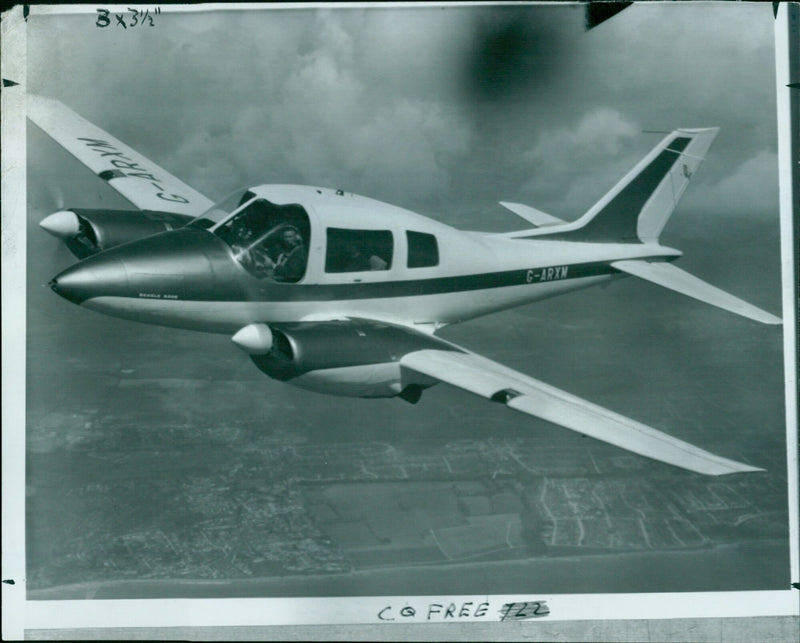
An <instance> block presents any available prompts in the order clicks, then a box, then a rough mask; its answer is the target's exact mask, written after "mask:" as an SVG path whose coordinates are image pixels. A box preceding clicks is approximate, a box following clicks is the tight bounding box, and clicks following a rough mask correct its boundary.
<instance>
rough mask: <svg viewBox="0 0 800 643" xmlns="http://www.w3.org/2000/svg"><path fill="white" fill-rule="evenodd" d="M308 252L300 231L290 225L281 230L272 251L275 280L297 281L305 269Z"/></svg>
mask: <svg viewBox="0 0 800 643" xmlns="http://www.w3.org/2000/svg"><path fill="white" fill-rule="evenodd" d="M307 261H308V252H307V250H306V245H305V243H304V241H303V237H302V235H301V234H300V231H299V230H298V229H297V228H295V227H294V226H292V225H288V226H284V227H283V229H282V230H281V238H280V241H279V242H278V243H277V244H276V246H275V248H274V250H273V253H272V262H273V275H274V278H275V279H276V280H277V281H298V280H299V279H300V278H301V277H302V276H303V274H304V273H305V270H306V262H307Z"/></svg>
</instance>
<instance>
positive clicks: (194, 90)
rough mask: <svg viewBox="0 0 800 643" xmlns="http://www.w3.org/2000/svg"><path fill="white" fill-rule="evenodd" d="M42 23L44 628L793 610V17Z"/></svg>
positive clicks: (37, 551)
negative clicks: (784, 44) (588, 609)
mask: <svg viewBox="0 0 800 643" xmlns="http://www.w3.org/2000/svg"><path fill="white" fill-rule="evenodd" d="M618 4H619V5H627V4H630V3H618ZM677 5H682V6H677ZM45 9H46V8H45V7H40V8H37V7H33V8H32V9H31V11H30V14H29V15H27V16H26V23H25V31H26V42H25V49H24V50H25V54H26V62H25V66H24V70H25V74H24V78H17V79H14V78H12V79H10V80H12V81H14V82H13V83H6V72H5V71H4V72H3V76H4V89H3V92H4V94H7V95H10V93H11V92H18V94H19V95H20V96H24V98H23V99H21V100H23V102H24V106H25V114H26V121H25V123H26V125H25V128H26V129H25V133H24V150H23V152H24V156H22V158H23V159H25V160H24V168H25V172H26V174H27V178H26V184H25V189H24V191H23V193H22V194H21V195H19V198H20V199H21V202H24V203H25V215H24V231H23V232H24V234H23V235H22V236H21V237H18V238H19V239H22V241H21V242H20V243H21V245H22V247H21V248H20V250H24V255H23V256H24V257H25V260H24V264H23V265H24V268H25V272H24V274H25V282H24V289H25V295H24V298H25V299H24V311H23V312H24V315H23V314H22V313H20V319H21V320H24V336H25V340H24V349H22V348H19V350H20V352H19V363H17V364H15V365H14V366H15V367H16V368H19V369H21V370H20V371H19V373H20V376H19V377H20V380H21V381H20V382H19V383H18V388H19V390H20V391H24V407H22V411H21V412H22V414H23V415H22V417H24V426H18V427H17V428H16V429H15V430H18V431H19V433H18V434H17V435H19V436H23V437H20V440H24V486H23V487H20V488H21V489H24V530H25V531H24V569H25V581H24V588H21V591H24V594H25V600H26V601H27V604H29V605H30V604H33V605H39V604H40V605H44V604H45V603H47V604H52V605H57V604H58V602H59V601H62V602H64V601H70V602H75V601H81V602H85V604H91V605H96V604H100V605H101V604H102V602H103V601H115V600H128V599H136V600H147V601H151V602H153V603H156V602H158V599H198V600H200V599H255V598H258V599H298V600H300V599H313V598H319V599H326V600H327V599H340V600H341V601H342V604H348V605H351V606H352V609H353V610H356V611H357V606H358V605H359V604H360V603H359V601H362V600H366V599H367V598H368V597H371V598H370V601H371V602H369V603H361V604H362V605H370V606H371V605H373V604H374V605H375V606H376V607H377V608H378V609H373V608H372V607H369V608H365V610H366V611H365V612H364V613H361V614H360V615H359V616H358V617H357V618H356V620H355V621H354V622H370V623H381V622H386V623H387V625H386V627H390V625H389V623H393V624H397V623H401V622H402V623H411V622H428V623H430V622H437V623H441V622H454V623H455V622H459V621H461V622H467V621H476V620H481V619H482V618H486V619H489V620H507V619H511V620H513V619H514V618H516V619H517V620H519V619H527V620H532V621H535V620H537V619H547V618H551V617H556V618H561V619H564V618H581V614H580V612H576V613H572V614H565V613H564V612H563V609H562V610H561V613H558V614H557V613H556V612H558V603H557V601H554V600H553V599H552V598H551V597H554V596H556V597H557V596H562V595H563V596H569V595H597V596H600V595H620V594H625V595H652V594H660V593H669V594H681V593H684V594H687V595H688V594H689V593H697V594H698V595H699V596H702V595H703V594H705V593H714V594H715V595H716V596H720V593H730V595H731V596H736V595H739V593H751V592H774V593H776V594H775V595H776V596H777V595H778V593H780V596H782V597H784V598H782V599H781V600H780V601H778V603H775V604H776V605H777V604H781V605H783V604H785V600H784V599H785V594H786V593H787V592H788V591H789V590H791V583H792V581H797V580H798V579H797V578H793V566H794V567H796V565H797V559H796V553H792V551H791V543H792V542H793V539H796V538H797V533H796V531H795V532H794V534H793V536H792V535H791V532H792V531H793V530H795V529H796V524H795V523H792V524H793V525H794V526H791V525H790V523H791V521H796V515H792V514H793V513H794V512H793V511H790V506H791V504H790V503H791V502H794V503H795V504H796V502H797V496H796V493H797V491H796V490H797V479H796V476H797V470H796V457H797V456H796V453H794V454H792V453H791V448H790V449H789V451H788V452H787V444H788V445H791V444H794V445H795V448H796V441H795V442H792V440H796V410H793V409H791V406H792V405H794V404H796V399H795V398H794V397H791V395H794V394H795V393H796V390H795V391H794V392H792V390H791V387H787V386H786V382H787V381H794V379H793V378H795V374H794V373H791V372H790V371H791V369H792V368H793V364H794V362H793V361H791V360H789V361H786V360H785V347H786V346H787V343H786V342H787V337H785V333H786V332H787V315H791V316H792V324H794V319H793V315H794V312H793V311H790V310H786V302H790V301H793V298H792V297H793V296H792V295H789V297H788V298H787V296H786V293H785V291H786V289H787V288H789V289H791V288H792V287H793V286H792V282H791V276H789V277H788V281H787V276H786V275H785V274H782V266H783V267H784V269H786V266H785V264H786V261H785V257H786V255H785V254H784V255H782V241H781V234H782V232H781V225H782V223H781V207H780V194H781V192H780V190H779V132H778V118H777V116H776V114H777V112H778V106H777V102H778V100H777V95H778V94H777V93H776V39H775V21H776V17H775V13H774V10H773V7H772V6H771V3H753V4H748V3H724V2H721V3H699V4H695V3H663V4H662V3H635V4H632V5H631V6H624V8H623V7H620V6H618V7H616V9H615V10H613V11H606V13H605V14H603V15H601V13H600V12H599V11H597V10H591V11H590V9H589V8H588V6H587V5H583V4H563V3H558V4H532V5H524V4H523V5H519V4H514V5H502V4H496V5H477V4H438V5H436V4H434V5H431V6H420V5H415V4H408V5H387V6H376V5H352V6H346V5H319V6H302V7H301V6H291V5H287V6H260V7H249V8H242V7H239V8H236V9H225V10H222V9H219V8H216V9H213V10H212V9H211V8H207V9H203V7H202V6H193V7H183V8H181V7H176V6H169V5H165V6H162V7H159V6H158V5H152V6H150V5H148V6H144V5H134V6H133V7H132V8H128V7H124V8H123V7H121V6H116V5H115V6H107V7H104V6H102V5H97V6H96V7H95V6H93V5H92V6H88V5H86V6H83V7H81V8H80V9H79V10H78V9H72V10H71V9H70V8H69V7H68V6H62V7H59V8H51V9H52V10H50V11H47V10H45ZM4 152H5V150H4ZM5 189H6V187H5V185H4V198H3V202H4V203H6V202H7V199H6V194H5ZM4 209H5V208H4ZM783 216H784V219H786V217H788V216H790V215H789V214H788V213H787V214H784V215H783ZM783 225H784V226H788V228H789V229H791V223H790V221H789V222H787V220H784V222H783ZM3 227H4V235H5V234H6V227H7V226H6V217H5V214H4V222H3ZM784 234H786V231H785V230H784ZM3 247H4V257H3V261H4V271H5V269H6V264H7V262H8V261H9V259H8V257H9V255H8V254H7V252H8V251H7V243H6V241H5V240H4V244H3ZM788 247H790V246H787V244H786V243H784V244H783V252H784V253H785V252H786V250H787V248H788ZM782 257H783V259H782ZM4 308H6V305H5V301H4ZM4 320H5V317H4ZM792 328H793V326H792ZM5 343H6V325H5V321H4V353H5V352H6V351H5ZM4 371H5V364H4ZM4 374H5V372H4ZM4 379H7V378H4ZM787 388H788V389H789V394H790V397H789V398H788V399H787V397H786V395H787ZM5 407H6V401H5V392H4V413H5ZM4 423H5V422H4ZM4 433H5V431H4ZM20 466H21V465H20ZM792 499H793V500H792ZM795 510H796V506H795ZM4 512H5V510H4ZM20 515H22V514H20ZM790 526H791V529H790ZM4 549H6V548H5V547H4ZM4 555H5V552H4ZM4 574H5V572H4ZM794 574H795V576H796V569H795V572H794ZM4 578H5V576H4ZM795 594H796V592H795ZM492 596H516V597H527V598H519V599H514V600H515V601H517V600H519V601H521V602H514V601H512V602H511V603H509V601H507V600H501V601H499V602H493V601H492V600H491V598H490V597H492ZM377 597H394V598H393V599H392V600H389V599H386V600H383V601H382V600H378V598H377ZM397 597H402V598H397ZM415 597H445V598H444V599H441V600H439V599H437V600H428V599H425V600H423V599H422V598H415ZM447 597H452V600H451V599H450V598H447ZM462 597H478V598H477V599H476V598H462ZM480 597H485V600H484V599H481V598H480ZM781 601H783V602H781ZM234 602H235V601H234ZM794 603H795V606H794V610H795V612H796V609H797V606H796V603H797V599H796V596H795V597H794ZM198 604H200V603H198ZM752 604H753V605H755V604H758V603H757V602H756V603H752ZM789 604H791V600H789ZM510 605H513V606H514V607H509V606H510ZM34 609H35V608H34ZM776 609H777V610H780V609H783V608H776ZM514 610H517V612H518V614H517V615H516V617H515V615H514V614H513V613H512V612H513V611H514ZM354 613H356V612H354ZM787 613H788V612H787ZM742 615H745V616H746V615H750V614H747V613H743V614H742ZM635 617H636V616H635V615H634V614H630V615H629V616H628V618H635ZM287 618H289V617H287ZM309 619H310V620H309ZM319 619H320V620H319V621H315V620H314V617H305V616H302V617H300V616H299V617H298V620H299V621H300V622H320V623H324V622H328V621H326V620H325V617H319ZM290 620H291V619H290ZM281 622H285V621H281Z"/></svg>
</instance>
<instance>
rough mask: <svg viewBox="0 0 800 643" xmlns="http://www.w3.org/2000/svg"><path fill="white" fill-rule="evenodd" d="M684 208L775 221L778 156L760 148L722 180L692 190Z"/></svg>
mask: <svg viewBox="0 0 800 643" xmlns="http://www.w3.org/2000/svg"><path fill="white" fill-rule="evenodd" d="M712 149H713V148H712ZM701 171H702V169H701ZM686 207H687V208H689V207H691V208H694V209H697V210H702V211H710V212H719V213H722V214H730V215H739V214H741V215H746V216H758V217H761V216H763V217H774V218H775V219H776V220H777V214H778V155H777V154H776V153H774V152H771V151H768V150H761V151H760V152H758V153H757V154H756V155H755V156H752V157H750V158H748V159H747V160H746V161H744V162H743V163H741V164H740V165H739V166H738V167H737V168H736V169H735V170H734V172H732V173H731V174H729V175H728V176H726V177H724V178H723V179H721V180H719V181H717V182H716V183H713V184H711V185H708V186H704V189H703V190H698V191H695V192H692V194H691V196H690V194H688V193H687V195H686Z"/></svg>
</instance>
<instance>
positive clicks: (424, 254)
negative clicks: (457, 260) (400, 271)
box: [406, 230, 439, 268]
mask: <svg viewBox="0 0 800 643" xmlns="http://www.w3.org/2000/svg"><path fill="white" fill-rule="evenodd" d="M406 238H407V239H408V267H409V268H429V267H431V266H438V265H439V245H438V244H437V243H436V237H434V236H433V235H432V234H427V233H425V232H412V231H411V230H407V231H406Z"/></svg>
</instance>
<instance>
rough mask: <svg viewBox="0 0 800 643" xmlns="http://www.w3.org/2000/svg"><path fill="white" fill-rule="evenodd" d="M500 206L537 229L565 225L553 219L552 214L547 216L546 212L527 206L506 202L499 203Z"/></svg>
mask: <svg viewBox="0 0 800 643" xmlns="http://www.w3.org/2000/svg"><path fill="white" fill-rule="evenodd" d="M500 205H502V206H503V207H504V208H508V209H509V210H511V211H512V212H513V213H514V214H516V215H517V216H519V217H522V218H523V219H525V220H526V221H530V222H531V223H532V224H533V225H535V226H537V227H540V226H548V225H561V224H563V223H566V221H564V220H563V219H559V218H558V217H554V216H553V215H552V214H547V213H546V212H542V211H541V210H537V209H536V208H532V207H530V206H529V205H523V204H522V203H508V202H506V201H500Z"/></svg>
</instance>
